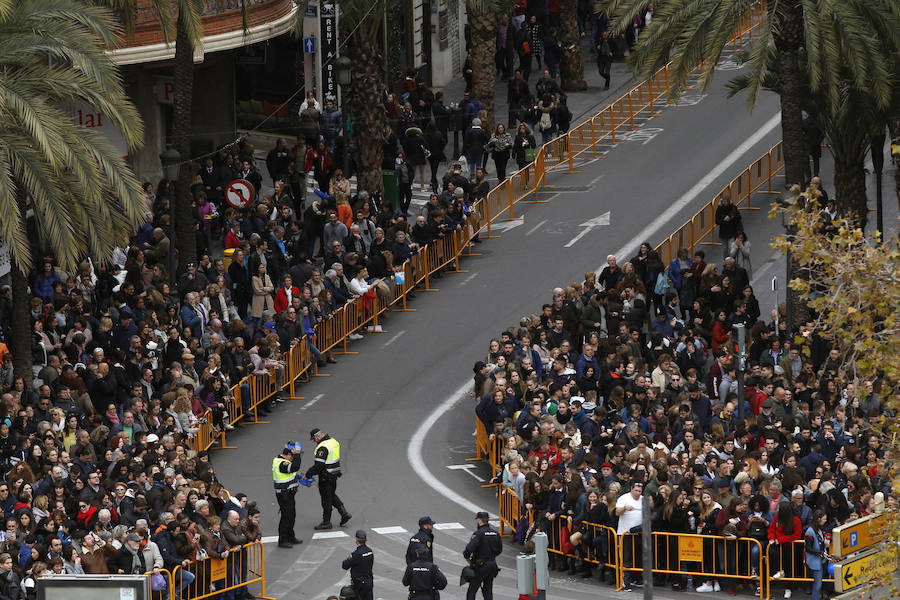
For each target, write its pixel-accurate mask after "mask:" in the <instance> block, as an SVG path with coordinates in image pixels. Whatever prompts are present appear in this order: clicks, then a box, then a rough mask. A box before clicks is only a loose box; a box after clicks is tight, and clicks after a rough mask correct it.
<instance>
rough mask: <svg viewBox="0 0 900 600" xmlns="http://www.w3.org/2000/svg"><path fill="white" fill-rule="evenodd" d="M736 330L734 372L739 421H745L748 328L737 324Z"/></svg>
mask: <svg viewBox="0 0 900 600" xmlns="http://www.w3.org/2000/svg"><path fill="white" fill-rule="evenodd" d="M734 330H735V331H736V332H737V345H738V352H737V364H736V365H735V366H734V371H735V373H736V374H737V395H738V419H739V420H740V421H741V422H743V421H744V357H745V356H746V335H745V334H746V327H744V324H743V323H735V325H734Z"/></svg>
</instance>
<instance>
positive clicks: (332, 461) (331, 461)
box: [316, 437, 341, 475]
mask: <svg viewBox="0 0 900 600" xmlns="http://www.w3.org/2000/svg"><path fill="white" fill-rule="evenodd" d="M319 448H325V449H326V450H327V451H328V455H327V456H326V457H325V458H324V459H323V458H319ZM316 462H324V463H325V471H326V472H327V473H328V474H329V475H340V473H341V445H340V444H339V443H338V441H337V440H336V439H334V438H330V437H329V438H325V439H324V440H322V441H321V442H319V444H318V445H317V446H316Z"/></svg>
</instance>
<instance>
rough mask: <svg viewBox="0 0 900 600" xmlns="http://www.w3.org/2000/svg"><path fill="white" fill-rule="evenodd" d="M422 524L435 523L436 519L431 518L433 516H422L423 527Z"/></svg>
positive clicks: (420, 523)
mask: <svg viewBox="0 0 900 600" xmlns="http://www.w3.org/2000/svg"><path fill="white" fill-rule="evenodd" d="M422 525H434V521H433V520H432V519H431V517H421V518H420V519H419V527H421V526H422Z"/></svg>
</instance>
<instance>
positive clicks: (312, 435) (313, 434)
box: [309, 427, 322, 440]
mask: <svg viewBox="0 0 900 600" xmlns="http://www.w3.org/2000/svg"><path fill="white" fill-rule="evenodd" d="M320 431H322V430H321V429H319V428H318V427H314V428H312V429H311V430H310V431H309V439H311V440H312V439H315V437H316V434H317V433H319V432H320Z"/></svg>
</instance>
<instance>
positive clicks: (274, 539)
mask: <svg viewBox="0 0 900 600" xmlns="http://www.w3.org/2000/svg"><path fill="white" fill-rule="evenodd" d="M260 541H261V542H262V543H263V544H274V543H275V542H277V541H278V536H277V535H267V536H265V537H263V539H261V540H260Z"/></svg>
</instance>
